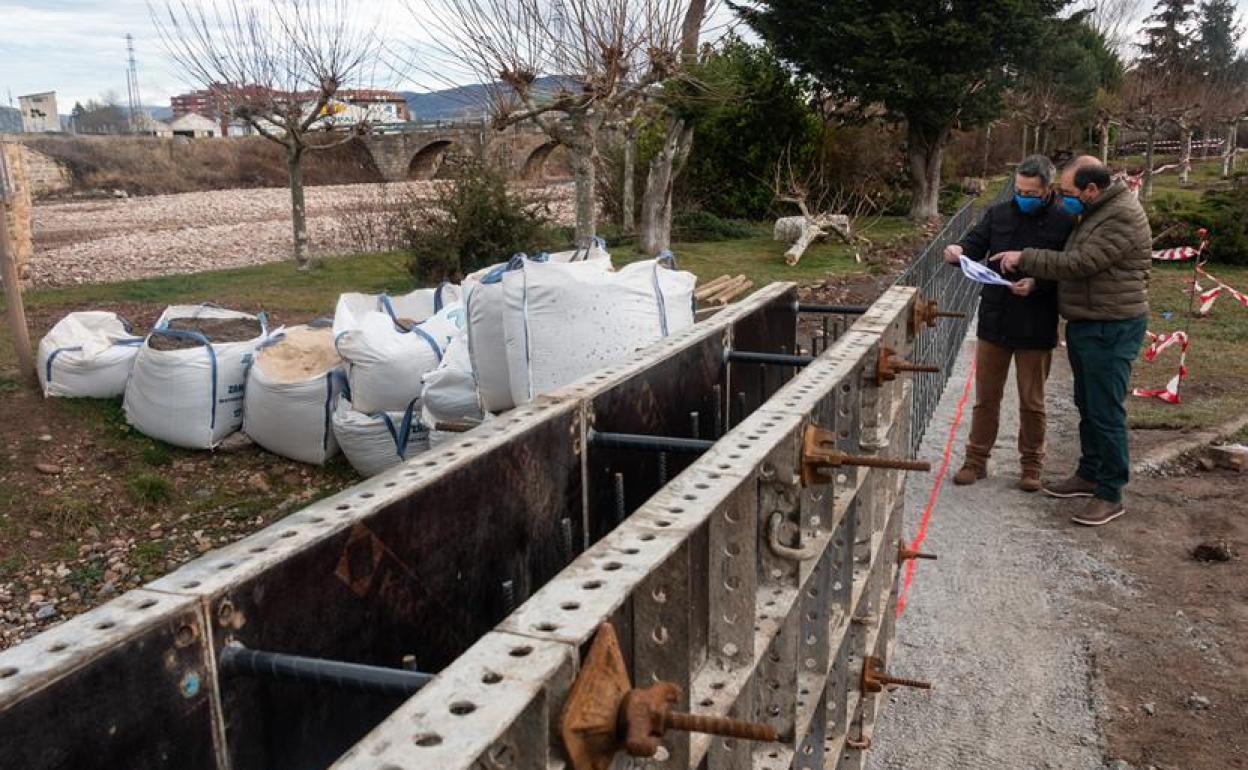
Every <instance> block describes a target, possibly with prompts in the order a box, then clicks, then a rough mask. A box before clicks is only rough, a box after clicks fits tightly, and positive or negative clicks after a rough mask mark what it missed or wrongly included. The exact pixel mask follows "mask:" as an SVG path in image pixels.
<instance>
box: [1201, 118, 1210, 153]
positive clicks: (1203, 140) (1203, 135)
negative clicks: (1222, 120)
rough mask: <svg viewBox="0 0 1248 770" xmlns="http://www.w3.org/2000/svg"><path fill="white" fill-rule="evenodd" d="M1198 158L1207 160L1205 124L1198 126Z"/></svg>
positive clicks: (1207, 130)
mask: <svg viewBox="0 0 1248 770" xmlns="http://www.w3.org/2000/svg"><path fill="white" fill-rule="evenodd" d="M1200 159H1201V160H1202V161H1205V160H1209V126H1208V125H1207V124H1202V125H1201V127H1200Z"/></svg>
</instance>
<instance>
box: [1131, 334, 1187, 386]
mask: <svg viewBox="0 0 1248 770" xmlns="http://www.w3.org/2000/svg"><path fill="white" fill-rule="evenodd" d="M1145 334H1147V335H1148V341H1149V345H1148V347H1147V348H1146V349H1145V350H1144V360H1145V361H1152V360H1153V359H1154V358H1156V357H1157V354H1158V353H1160V352H1161V351H1163V350H1165V349H1166V348H1168V347H1171V346H1172V345H1179V346H1180V348H1179V373H1178V374H1176V375H1174V377H1172V378H1170V381H1169V382H1168V383H1166V387H1164V388H1135V389H1133V390H1132V391H1131V395H1133V396H1144V397H1146V398H1159V399H1161V400H1162V401H1165V402H1166V403H1168V404H1177V403H1179V384H1180V383H1181V382H1182V381H1183V380H1184V379H1186V378H1187V348H1188V346H1189V345H1190V344H1191V340H1189V339H1188V338H1187V332H1182V331H1177V332H1169V333H1163V334H1153V333H1152V332H1145Z"/></svg>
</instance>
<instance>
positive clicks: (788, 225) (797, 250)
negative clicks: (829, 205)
mask: <svg viewBox="0 0 1248 770" xmlns="http://www.w3.org/2000/svg"><path fill="white" fill-rule="evenodd" d="M829 231H831V232H834V233H836V234H837V235H838V236H840V238H841V239H842V240H844V241H845V242H846V243H851V242H852V241H853V235H852V233H851V232H850V226H849V217H848V216H847V215H845V214H815V215H813V216H805V215H803V216H796V217H780V218H779V219H777V220H776V224H775V227H774V228H773V229H772V235H771V237H772V240H775V241H782V242H785V243H791V244H792V246H790V247H789V249H788V251H786V252H784V261H785V262H786V263H788V264H790V265H796V264H797V263H798V261H799V260H801V258H802V255H803V254H805V253H806V249H808V248H809V247H810V244H812V243H814V242H815V241H816V240H818V239H820V238H823V237H825V236H826V235H827V234H828V232H829Z"/></svg>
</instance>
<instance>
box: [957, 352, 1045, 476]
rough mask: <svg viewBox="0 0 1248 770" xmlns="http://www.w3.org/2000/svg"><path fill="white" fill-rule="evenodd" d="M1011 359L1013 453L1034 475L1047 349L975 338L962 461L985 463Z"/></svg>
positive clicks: (1039, 459)
mask: <svg viewBox="0 0 1248 770" xmlns="http://www.w3.org/2000/svg"><path fill="white" fill-rule="evenodd" d="M1010 359H1013V360H1014V380H1015V382H1016V383H1017V384H1018V454H1019V459H1020V460H1021V461H1022V466H1023V470H1025V471H1026V470H1034V471H1036V472H1037V473H1038V472H1039V471H1040V468H1041V466H1043V465H1044V425H1045V417H1044V382H1045V380H1047V379H1048V378H1049V364H1050V363H1051V362H1052V360H1053V351H1051V350H1020V349H1016V348H1006V347H1002V346H1000V345H994V344H993V343H991V342H985V341H984V340H977V341H976V343H975V409H974V410H973V411H972V412H971V435H970V436H969V437H968V438H967V440H966V462H967V464H968V465H972V466H975V467H978V468H984V467H986V466H987V464H988V455H989V454H990V453H991V452H992V446H993V444H995V443H996V442H997V428H998V427H999V425H1000V421H1001V396H1002V395H1003V394H1004V393H1005V381H1006V380H1007V379H1009V376H1010Z"/></svg>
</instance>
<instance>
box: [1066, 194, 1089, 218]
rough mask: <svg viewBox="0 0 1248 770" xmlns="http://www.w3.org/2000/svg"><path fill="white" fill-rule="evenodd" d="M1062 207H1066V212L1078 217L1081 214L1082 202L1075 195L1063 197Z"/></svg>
mask: <svg viewBox="0 0 1248 770" xmlns="http://www.w3.org/2000/svg"><path fill="white" fill-rule="evenodd" d="M1062 205H1063V206H1065V207H1066V211H1067V212H1069V213H1071V214H1073V215H1075V216H1079V215H1080V214H1082V213H1083V208H1084V207H1083V201H1081V200H1079V197H1078V196H1077V195H1063V196H1062Z"/></svg>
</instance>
